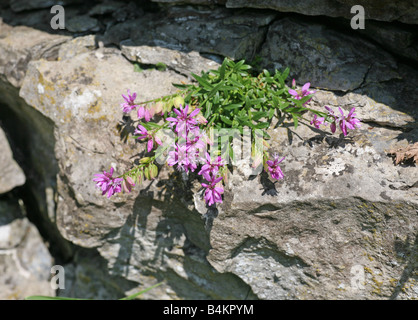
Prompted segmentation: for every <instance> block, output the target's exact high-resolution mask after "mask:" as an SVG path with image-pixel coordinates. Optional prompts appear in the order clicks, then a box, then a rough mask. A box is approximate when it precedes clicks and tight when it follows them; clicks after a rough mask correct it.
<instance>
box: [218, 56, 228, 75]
mask: <svg viewBox="0 0 418 320" xmlns="http://www.w3.org/2000/svg"><path fill="white" fill-rule="evenodd" d="M227 62H228V59H227V58H225V59H224V61H223V62H222V65H221V67H220V68H219V79H220V80H223V79H224V78H225V69H226V65H227Z"/></svg>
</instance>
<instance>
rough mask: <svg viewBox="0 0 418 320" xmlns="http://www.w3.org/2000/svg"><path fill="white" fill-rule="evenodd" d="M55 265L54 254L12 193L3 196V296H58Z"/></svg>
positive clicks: (0, 200) (0, 292) (0, 273)
mask: <svg viewBox="0 0 418 320" xmlns="http://www.w3.org/2000/svg"><path fill="white" fill-rule="evenodd" d="M51 267H52V258H51V255H50V253H49V251H48V249H47V247H46V246H45V244H44V242H43V239H42V238H41V236H40V235H39V232H38V230H37V229H36V227H35V226H34V225H33V224H32V223H30V222H29V221H28V219H27V218H26V217H25V216H24V214H23V212H22V208H21V206H20V205H19V204H18V202H17V201H16V200H14V199H13V198H11V197H8V196H2V197H0V299H2V300H11V299H13V300H14V299H23V298H25V297H27V296H30V295H48V296H54V295H55V292H54V290H53V289H52V287H51V285H50V283H49V278H50V276H51Z"/></svg>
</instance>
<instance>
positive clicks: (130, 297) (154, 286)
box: [119, 282, 163, 300]
mask: <svg viewBox="0 0 418 320" xmlns="http://www.w3.org/2000/svg"><path fill="white" fill-rule="evenodd" d="M162 284H163V283H162V282H160V283H157V284H155V285H153V286H151V287H149V288H146V289H144V290H142V291H139V292H137V293H135V294H133V295H130V296H129V297H125V298H122V299H119V300H132V299H135V298H136V297H138V296H139V295H141V294H144V293H145V292H148V291H150V290H151V289H154V288H156V287H158V286H160V285H162Z"/></svg>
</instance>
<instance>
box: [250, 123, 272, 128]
mask: <svg viewBox="0 0 418 320" xmlns="http://www.w3.org/2000/svg"><path fill="white" fill-rule="evenodd" d="M269 126H270V123H268V122H260V123H257V124H256V125H255V126H254V128H255V129H266V128H268V127H269Z"/></svg>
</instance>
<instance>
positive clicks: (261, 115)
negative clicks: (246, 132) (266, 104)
mask: <svg viewBox="0 0 418 320" xmlns="http://www.w3.org/2000/svg"><path fill="white" fill-rule="evenodd" d="M267 115H268V113H267V112H266V111H258V112H256V113H254V115H253V117H252V120H254V121H258V120H260V119H261V118H264V117H267Z"/></svg>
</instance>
